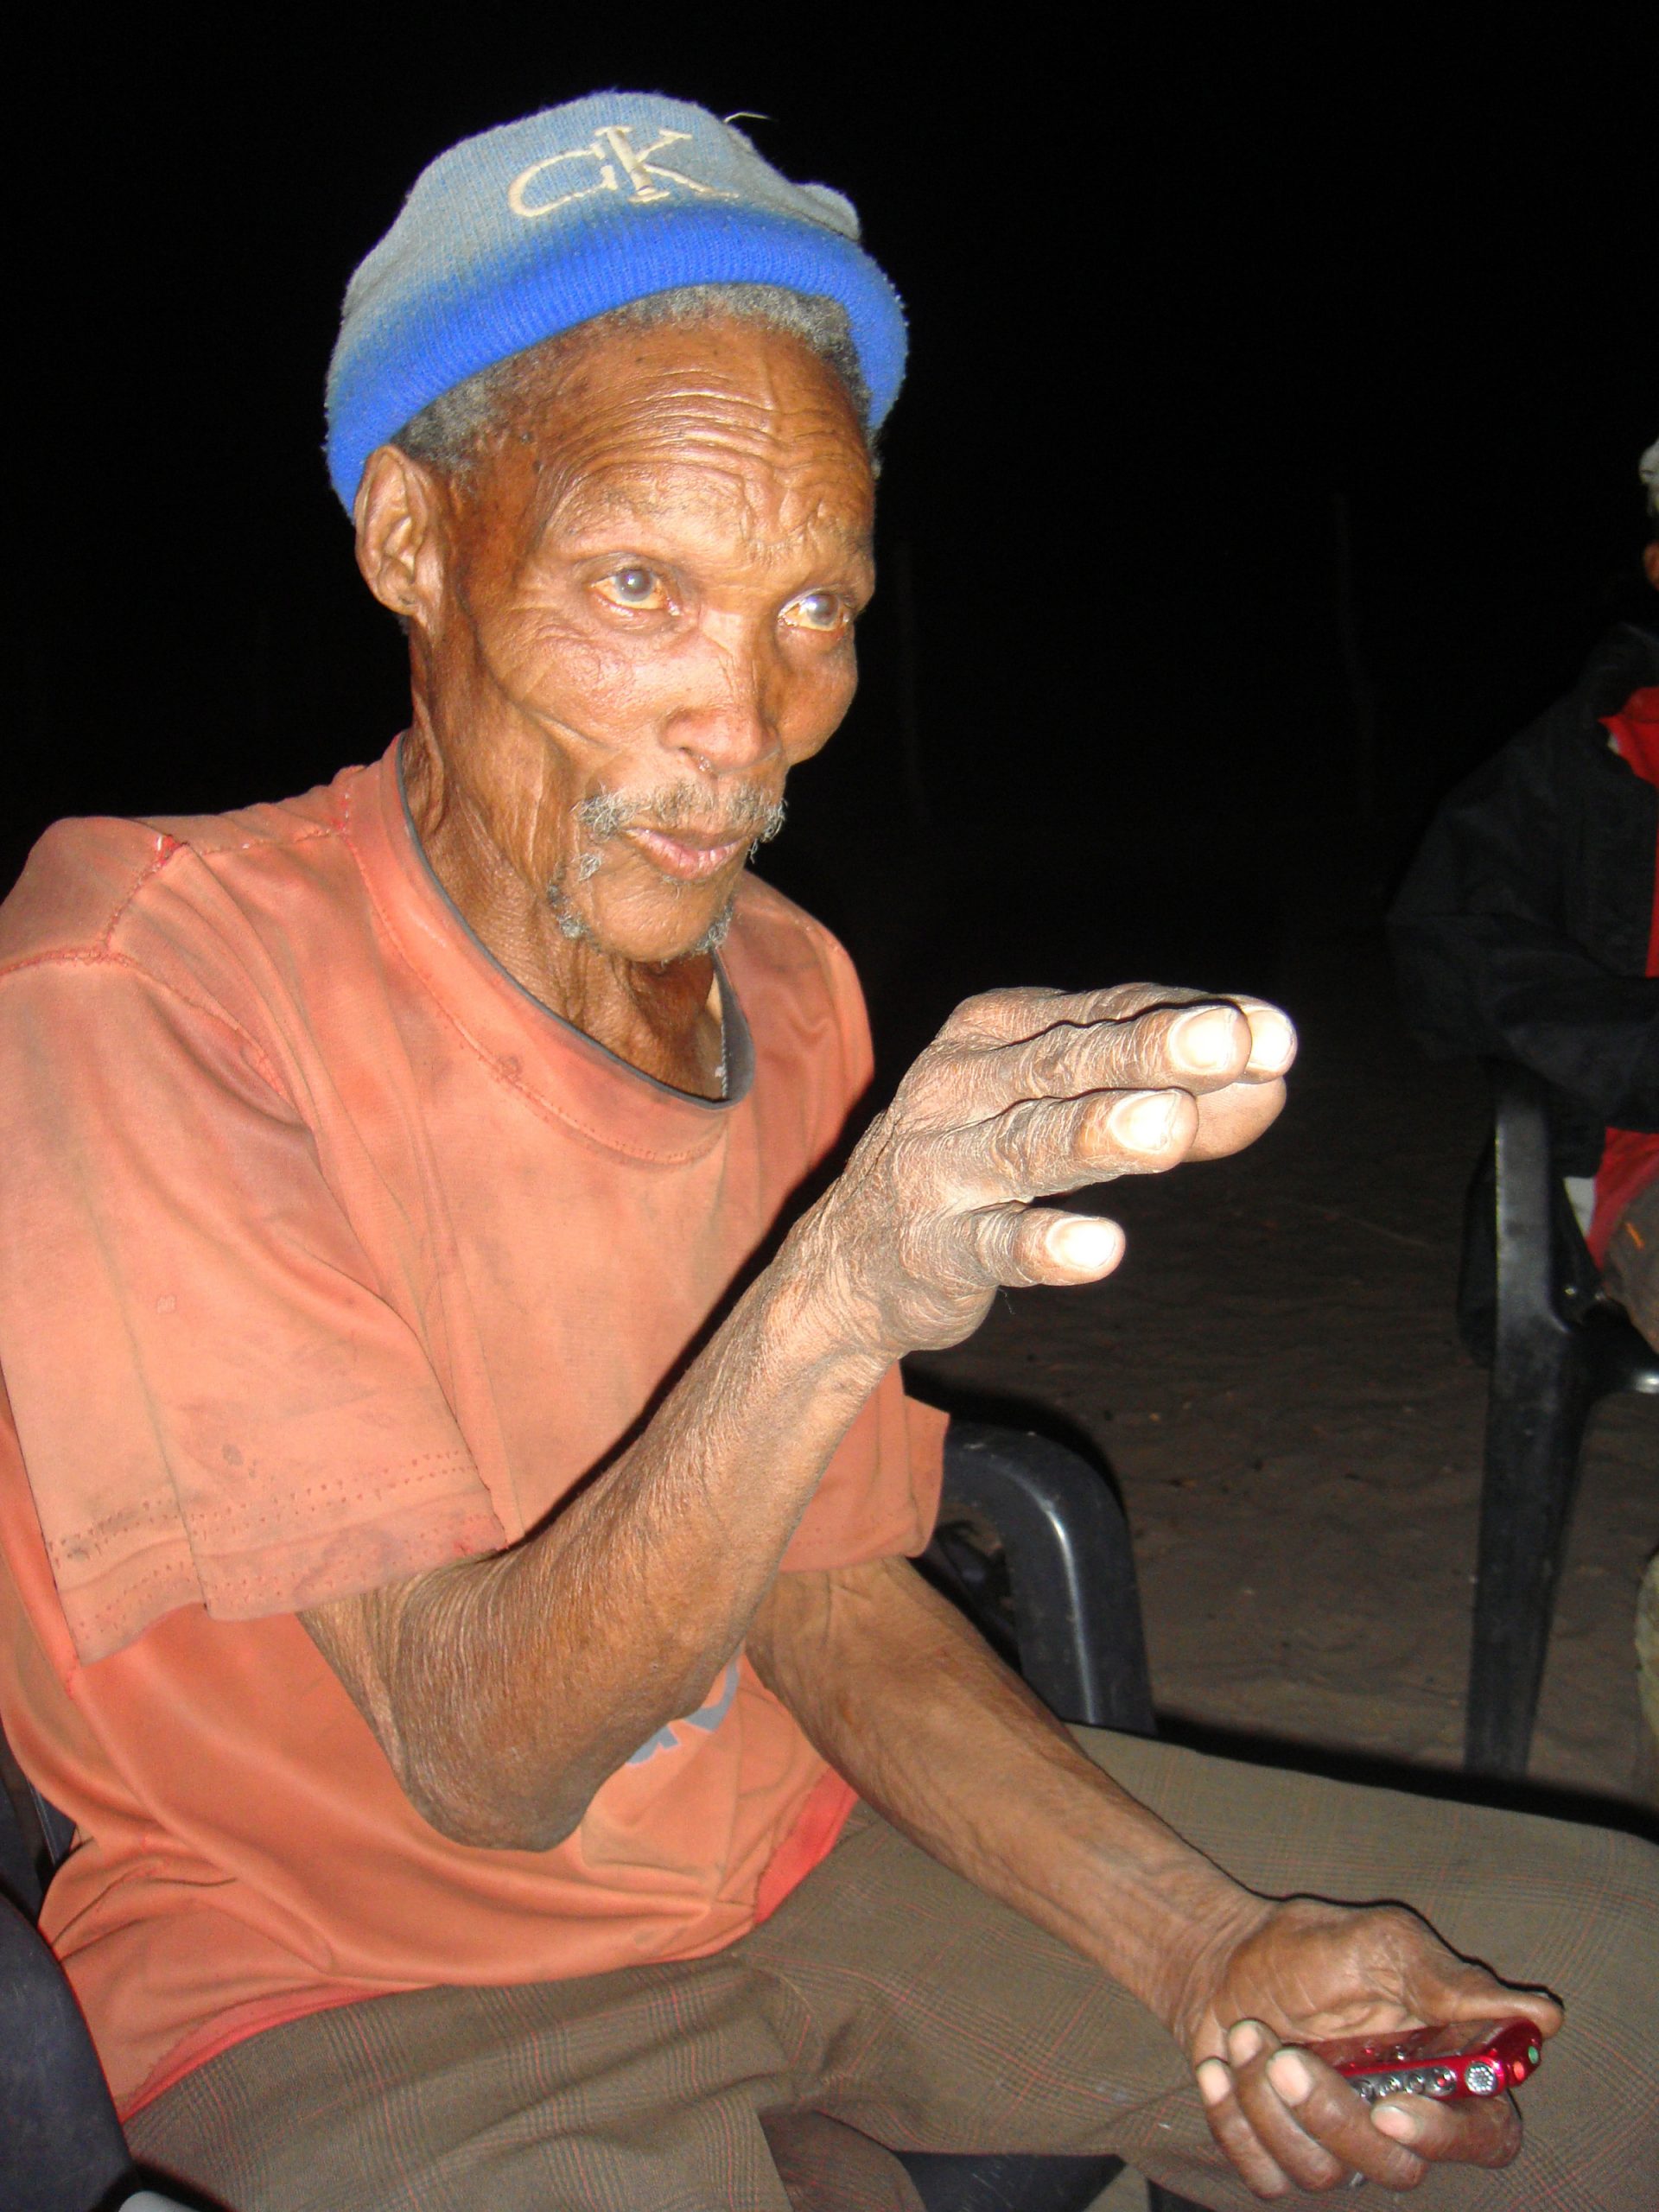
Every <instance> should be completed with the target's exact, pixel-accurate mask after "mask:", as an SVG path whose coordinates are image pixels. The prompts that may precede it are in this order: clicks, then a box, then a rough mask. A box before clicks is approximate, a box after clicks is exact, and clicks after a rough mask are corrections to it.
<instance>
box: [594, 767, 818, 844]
mask: <svg viewBox="0 0 1659 2212" xmlns="http://www.w3.org/2000/svg"><path fill="white" fill-rule="evenodd" d="M571 813H572V814H573V815H574V816H575V819H576V820H577V821H578V822H579V823H581V824H582V828H583V829H585V830H586V831H587V832H588V836H590V837H594V838H596V839H597V840H599V841H600V842H601V843H602V842H604V841H605V839H607V837H615V836H620V834H621V832H622V831H623V830H624V829H633V828H635V827H643V828H645V829H666V830H668V831H670V832H672V831H674V830H676V829H688V828H696V829H712V830H715V831H716V832H718V833H720V834H721V835H723V836H728V837H730V838H732V839H734V840H735V839H737V838H739V837H747V838H748V839H749V840H750V842H752V843H753V844H756V845H764V844H766V843H768V842H770V841H771V839H772V838H773V837H775V836H777V835H778V832H779V830H780V829H782V828H783V826H784V814H785V807H784V802H783V801H782V799H774V798H768V796H767V795H766V792H765V791H758V790H756V789H755V788H754V787H753V785H749V786H746V787H741V788H740V789H738V790H737V791H730V792H728V793H726V794H725V795H724V797H723V799H722V802H721V806H720V808H719V810H718V812H714V813H711V810H710V807H709V792H708V791H705V790H703V789H702V788H701V787H700V786H699V785H696V784H671V785H665V786H664V788H663V789H662V790H660V791H599V792H596V793H595V794H594V797H593V798H585V799H582V801H581V802H580V803H579V804H577V805H575V806H574V807H572V808H571ZM588 857H589V858H590V859H591V858H593V857H594V855H588Z"/></svg>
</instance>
